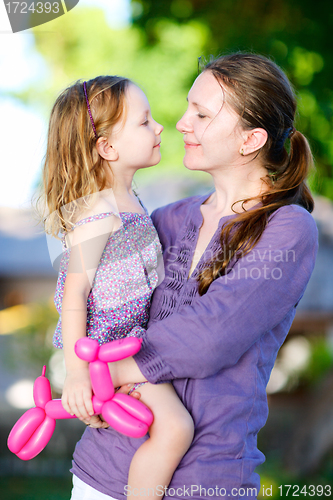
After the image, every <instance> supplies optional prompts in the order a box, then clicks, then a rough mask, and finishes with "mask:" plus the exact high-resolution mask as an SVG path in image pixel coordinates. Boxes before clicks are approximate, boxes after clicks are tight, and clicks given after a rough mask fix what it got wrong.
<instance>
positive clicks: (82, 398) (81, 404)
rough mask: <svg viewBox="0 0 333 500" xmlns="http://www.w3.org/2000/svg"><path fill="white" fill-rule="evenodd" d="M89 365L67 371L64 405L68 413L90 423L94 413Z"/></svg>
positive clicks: (63, 394) (63, 395)
mask: <svg viewBox="0 0 333 500" xmlns="http://www.w3.org/2000/svg"><path fill="white" fill-rule="evenodd" d="M91 398H92V388H91V381H90V375H89V368H88V366H87V367H85V368H75V369H73V370H71V371H68V372H67V375H66V379H65V383H64V389H63V393H62V398H61V402H62V406H63V407H64V408H65V410H66V411H68V413H70V414H71V415H75V416H76V417H77V418H79V419H80V420H83V421H86V423H87V422H88V423H89V424H90V419H91V417H92V415H93V414H94V409H93V405H92V400H91Z"/></svg>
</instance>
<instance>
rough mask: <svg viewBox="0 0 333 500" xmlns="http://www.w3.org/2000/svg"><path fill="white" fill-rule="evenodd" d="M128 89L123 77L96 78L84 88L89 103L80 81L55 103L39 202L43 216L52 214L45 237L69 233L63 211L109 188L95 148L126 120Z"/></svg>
mask: <svg viewBox="0 0 333 500" xmlns="http://www.w3.org/2000/svg"><path fill="white" fill-rule="evenodd" d="M130 83H131V81H130V80H128V79H127V78H123V77H119V76H98V77H96V78H93V79H92V80H89V81H87V82H86V91H87V99H86V96H85V92H84V86H83V82H82V81H81V80H78V81H77V82H76V83H74V84H73V85H71V86H70V87H68V88H66V89H65V90H64V91H63V92H62V93H61V94H60V95H59V97H58V98H57V100H56V102H55V104H54V106H53V108H52V111H51V117H50V122H49V130H48V140H47V150H46V156H45V162H44V168H43V191H44V194H43V196H42V197H41V198H42V199H43V205H44V214H45V210H46V211H47V213H48V214H49V215H48V216H47V217H44V227H45V231H46V232H47V233H49V234H51V235H52V236H55V237H57V236H58V234H59V232H62V231H65V230H66V229H68V222H70V214H68V217H69V220H65V218H64V211H63V210H62V208H63V207H64V206H65V205H67V206H71V207H75V205H76V204H77V203H79V201H78V200H80V199H82V198H83V197H86V196H88V195H90V194H92V193H95V192H98V191H101V190H103V189H105V188H109V187H111V186H110V184H109V182H108V177H107V172H106V170H105V162H104V161H103V158H101V156H100V155H99V154H98V151H97V149H96V142H97V140H98V138H99V137H108V136H109V135H110V133H111V130H112V127H113V126H114V125H115V124H116V123H118V122H119V121H120V120H121V119H125V115H126V109H125V104H126V101H125V92H126V89H127V88H128V86H129V84H130ZM87 100H88V102H87ZM88 103H89V105H90V108H91V113H92V119H93V123H94V124H95V129H96V134H95V132H94V129H93V126H92V122H91V119H90V116H89V111H88ZM69 204H70V205H69Z"/></svg>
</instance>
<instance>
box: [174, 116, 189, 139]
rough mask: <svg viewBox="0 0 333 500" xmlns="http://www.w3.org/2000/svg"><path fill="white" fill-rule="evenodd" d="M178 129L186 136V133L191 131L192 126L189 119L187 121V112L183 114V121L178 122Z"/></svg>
mask: <svg viewBox="0 0 333 500" xmlns="http://www.w3.org/2000/svg"><path fill="white" fill-rule="evenodd" d="M176 129H177V130H178V132H180V133H181V134H185V133H186V132H188V131H189V129H190V125H189V123H188V119H187V112H185V113H184V114H183V116H182V117H181V119H180V120H179V121H178V122H177V125H176Z"/></svg>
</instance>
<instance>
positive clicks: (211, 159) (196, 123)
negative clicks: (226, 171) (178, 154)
mask: <svg viewBox="0 0 333 500" xmlns="http://www.w3.org/2000/svg"><path fill="white" fill-rule="evenodd" d="M239 121H240V117H239V115H238V114H237V113H236V112H235V111H233V109H232V108H231V106H230V105H229V104H228V93H227V91H225V90H223V89H222V88H221V85H220V84H219V82H218V81H217V80H216V78H215V77H214V75H213V74H212V73H211V72H210V71H204V72H203V73H201V75H199V76H198V78H197V79H196V80H195V82H194V84H193V86H192V88H191V89H190V91H189V93H188V108H187V111H186V112H185V114H184V115H183V117H182V118H181V119H180V120H179V122H178V123H177V126H176V127H177V130H179V132H181V133H182V134H184V142H185V156H184V165H185V167H186V168H188V169H190V170H204V171H206V172H213V171H214V170H217V169H221V167H223V168H224V167H230V166H232V165H235V164H239V163H241V162H242V161H241V160H242V156H241V155H240V150H241V147H242V142H243V137H242V128H241V126H240V124H239Z"/></svg>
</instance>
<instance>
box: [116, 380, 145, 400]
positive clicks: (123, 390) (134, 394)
mask: <svg viewBox="0 0 333 500" xmlns="http://www.w3.org/2000/svg"><path fill="white" fill-rule="evenodd" d="M133 386H134V384H126V385H122V386H121V387H119V389H117V390H116V393H118V394H128V393H129V392H130V390H131V389H132V387H133ZM130 396H132V397H133V398H135V399H140V398H141V394H140V392H138V391H134V392H132V393H131V394H130Z"/></svg>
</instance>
